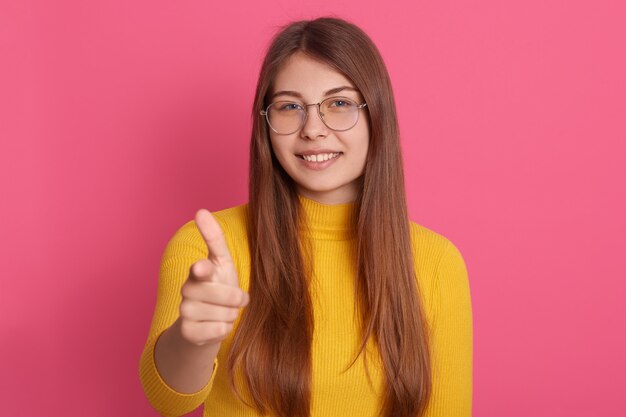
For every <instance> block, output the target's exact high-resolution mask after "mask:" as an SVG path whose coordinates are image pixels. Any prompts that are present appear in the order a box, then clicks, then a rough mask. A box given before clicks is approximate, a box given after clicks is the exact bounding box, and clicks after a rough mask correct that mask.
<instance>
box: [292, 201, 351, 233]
mask: <svg viewBox="0 0 626 417" xmlns="http://www.w3.org/2000/svg"><path fill="white" fill-rule="evenodd" d="M298 199H299V200H300V204H301V206H302V209H303V210H302V212H303V213H304V215H305V216H306V223H307V224H308V227H309V232H310V234H311V236H312V237H313V238H314V239H321V240H347V239H352V238H354V237H356V230H355V226H356V220H357V217H358V213H357V212H356V203H355V202H351V203H343V204H322V203H318V202H317V201H315V200H311V199H310V198H307V197H304V196H302V195H300V194H298Z"/></svg>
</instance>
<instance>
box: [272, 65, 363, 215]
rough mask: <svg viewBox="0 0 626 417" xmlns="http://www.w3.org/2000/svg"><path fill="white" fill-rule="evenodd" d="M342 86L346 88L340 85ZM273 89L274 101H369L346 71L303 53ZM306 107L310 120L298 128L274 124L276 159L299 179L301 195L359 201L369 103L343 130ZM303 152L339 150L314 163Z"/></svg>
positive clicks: (331, 201)
mask: <svg viewBox="0 0 626 417" xmlns="http://www.w3.org/2000/svg"><path fill="white" fill-rule="evenodd" d="M341 87H345V88H344V89H341V90H340V88H341ZM331 90H334V91H331ZM327 93H328V94H327ZM272 94H273V96H272V97H271V99H270V102H275V101H279V100H289V101H293V102H297V103H300V104H312V103H319V102H321V101H322V100H324V99H325V98H328V97H335V96H341V97H347V98H350V99H352V100H353V101H355V102H356V103H359V104H360V103H363V101H364V100H363V97H362V96H361V94H360V93H359V92H358V91H357V90H356V89H355V86H354V84H352V83H351V82H350V81H349V80H348V79H347V78H346V77H345V76H343V75H342V74H341V73H339V72H337V71H335V70H334V69H332V68H331V67H329V66H328V65H326V64H323V63H321V62H319V61H316V60H314V59H312V58H309V57H307V56H306V55H304V54H302V53H296V54H294V55H292V56H291V57H290V58H289V59H288V61H287V62H286V63H285V64H284V65H283V67H282V69H281V70H280V71H279V72H278V74H277V76H276V80H275V82H274V89H273V91H272ZM306 109H308V117H307V119H306V122H305V124H304V125H303V126H302V128H301V129H300V130H298V131H296V132H295V133H292V134H289V135H279V134H277V133H275V132H274V131H273V130H272V129H269V132H270V140H271V143H272V149H273V150H274V154H275V155H276V158H277V159H278V161H279V162H280V164H281V166H282V167H283V169H284V170H285V171H286V172H287V173H288V174H289V176H290V177H291V178H292V179H293V180H294V181H295V183H296V186H297V189H298V193H299V194H300V195H302V196H304V197H307V198H310V199H312V200H315V201H317V202H320V203H323V204H340V203H347V202H352V201H354V200H355V198H356V195H357V192H358V190H359V187H360V186H361V185H360V179H361V178H360V177H361V175H362V174H363V170H364V168H365V159H366V157H367V149H368V144H369V122H368V115H367V111H366V108H363V109H360V110H358V112H359V113H360V114H359V118H358V121H357V123H356V125H354V127H353V128H351V129H350V130H346V131H343V132H337V131H333V130H331V129H329V128H328V127H327V126H326V125H325V124H324V122H322V120H321V119H320V117H319V114H318V112H317V106H308V107H306ZM303 154H304V155H324V154H330V156H333V155H335V154H338V155H337V156H335V157H333V158H331V159H329V160H327V161H324V162H310V161H306V160H305V159H304V158H303ZM308 158H309V159H311V157H310V156H309V157H308ZM324 158H325V157H324ZM315 159H318V157H316V158H315ZM320 159H323V158H322V157H320Z"/></svg>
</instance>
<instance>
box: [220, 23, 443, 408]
mask: <svg viewBox="0 0 626 417" xmlns="http://www.w3.org/2000/svg"><path fill="white" fill-rule="evenodd" d="M296 52H302V53H305V54H307V55H308V56H310V57H313V58H315V59H317V60H320V61H321V62H324V63H326V64H328V65H330V66H331V67H332V68H334V69H336V70H337V71H339V72H340V73H342V74H344V75H345V76H346V77H347V78H348V79H350V80H351V81H352V82H353V83H354V85H355V86H356V88H357V89H358V90H359V91H360V92H361V94H362V95H363V97H364V99H365V101H366V102H367V107H366V110H367V111H368V112H369V120H370V124H369V126H370V132H369V133H370V143H369V148H368V155H367V161H366V165H365V170H364V173H363V177H362V184H363V185H362V188H361V190H360V192H359V195H358V196H357V199H356V201H355V206H356V207H355V208H356V210H357V213H358V221H357V224H355V225H354V226H355V227H356V232H357V234H356V236H357V239H356V241H357V251H356V253H357V256H356V262H357V282H356V299H357V304H358V305H357V308H358V310H357V311H358V312H359V315H360V320H361V332H362V344H361V348H360V351H359V353H358V355H361V354H363V355H365V353H366V349H365V348H366V345H367V342H368V340H369V339H370V338H371V337H373V340H374V341H375V342H376V346H377V348H378V353H379V355H380V360H381V362H382V364H383V366H384V375H385V382H386V385H385V387H386V389H385V392H384V393H383V396H384V398H383V409H382V410H381V415H383V416H387V417H391V416H394V417H404V416H406V417H409V416H410V417H415V416H419V415H422V414H423V412H424V409H425V407H426V404H427V402H428V399H429V397H430V393H431V391H432V383H431V369H430V355H429V341H428V333H429V332H428V329H427V323H426V320H425V315H424V311H423V306H422V304H421V302H420V293H419V288H418V286H417V280H416V276H415V273H416V272H415V269H414V263H413V262H414V260H413V255H412V246H411V239H410V233H409V221H408V214H407V208H406V197H405V190H404V174H403V168H402V157H401V152H400V143H399V132H398V124H397V118H396V110H395V103H394V98H393V92H392V88H391V82H390V80H389V75H388V73H387V70H386V67H385V65H384V63H383V60H382V58H381V56H380V53H379V52H378V50H377V48H376V46H375V45H374V44H373V42H372V41H371V40H370V38H369V37H368V36H367V35H366V34H365V33H364V32H363V31H362V30H361V29H359V28H358V27H357V26H355V25H353V24H351V23H349V22H346V21H344V20H341V19H337V18H329V17H324V18H318V19H315V20H311V21H298V22H294V23H291V24H289V25H287V26H285V27H283V29H282V30H281V31H280V32H279V33H278V34H277V35H275V37H274V38H273V40H272V42H271V44H270V47H269V50H268V52H267V55H266V56H265V59H264V61H263V64H262V67H261V71H260V75H259V80H258V84H257V89H256V96H255V100H254V105H253V107H252V117H253V127H252V140H251V144H250V172H249V175H250V178H249V203H248V241H249V248H250V256H251V265H252V269H251V275H250V288H249V292H250V304H249V305H248V307H247V308H246V309H245V310H244V312H243V314H242V316H241V321H240V323H239V326H238V329H237V332H236V334H235V335H234V338H233V343H232V346H231V351H230V355H229V360H228V371H229V375H230V381H231V385H232V386H233V388H235V391H236V392H237V394H238V395H240V398H241V394H240V391H239V390H238V389H237V387H236V386H235V383H234V377H233V375H234V372H235V370H237V369H239V370H240V371H241V372H242V374H243V378H244V381H245V384H246V388H247V390H248V394H249V397H250V398H251V402H252V404H251V406H253V407H255V408H256V409H257V410H258V411H259V412H261V413H263V414H266V413H268V412H270V413H272V414H274V415H276V416H280V417H308V416H309V414H310V411H309V410H310V403H311V392H310V391H311V385H310V384H311V341H312V338H313V307H312V301H311V296H310V294H309V278H308V277H309V273H308V268H310V267H311V258H310V257H311V254H310V253H309V250H308V249H307V245H306V244H305V243H303V242H302V239H301V238H300V234H299V233H298V231H299V230H300V229H301V227H302V217H303V216H301V210H302V209H301V207H300V204H299V200H298V195H297V192H296V188H295V185H294V181H293V180H292V179H291V177H289V175H288V174H287V173H286V171H285V170H284V169H283V168H282V167H281V165H280V163H279V162H278V160H277V159H276V157H275V156H274V153H273V151H272V149H271V143H270V140H269V131H268V127H267V125H266V123H265V120H264V119H263V117H260V116H259V110H261V109H264V108H265V107H266V106H267V105H268V104H269V103H268V102H267V99H268V97H269V96H270V94H271V93H272V89H273V85H272V84H273V81H274V79H275V77H276V75H277V73H278V71H279V70H280V69H281V65H282V64H283V63H284V62H285V61H286V59H287V58H289V57H290V56H291V55H293V54H294V53H296ZM358 355H357V357H358ZM355 360H356V358H355Z"/></svg>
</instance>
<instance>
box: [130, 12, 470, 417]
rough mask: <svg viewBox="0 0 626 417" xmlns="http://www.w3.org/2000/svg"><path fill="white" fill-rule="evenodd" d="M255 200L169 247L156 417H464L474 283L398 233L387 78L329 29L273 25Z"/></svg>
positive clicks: (147, 355)
mask: <svg viewBox="0 0 626 417" xmlns="http://www.w3.org/2000/svg"><path fill="white" fill-rule="evenodd" d="M253 116H254V117H253V120H254V122H253V130H252V140H251V146H250V178H249V202H248V203H247V204H244V205H240V206H237V207H232V208H229V209H225V210H222V211H218V212H215V213H213V214H211V213H209V212H208V211H206V210H200V211H198V213H197V214H196V217H195V221H190V222H189V223H187V224H185V225H184V226H183V227H182V228H181V229H180V230H178V232H177V233H176V234H175V235H174V237H173V238H172V239H171V241H170V242H169V244H168V245H167V248H166V250H165V253H164V256H163V260H162V264H161V272H160V276H159V291H158V300H157V305H156V309H155V313H154V318H153V322H152V326H151V329H150V334H149V336H148V341H147V343H146V346H145V349H144V351H143V354H142V356H141V360H140V368H139V370H140V377H141V382H142V385H143V388H144V391H145V393H146V396H147V397H148V399H149V401H150V402H151V404H152V405H153V406H154V407H155V408H156V409H157V410H158V411H159V412H160V413H161V414H163V415H166V416H180V415H183V414H186V413H188V412H190V411H192V410H194V409H195V408H197V407H198V406H199V405H200V404H204V416H220V417H225V416H226V417H228V416H238V417H243V416H261V415H272V416H281V417H299V416H302V417H305V416H307V417H308V416H378V415H382V416H388V417H391V416H394V417H395V416H406V417H408V416H411V417H414V416H429V417H434V416H441V417H443V416H445V417H450V416H455V417H465V416H470V415H471V402H472V311H471V301H470V292H469V285H468V279H467V271H466V267H465V263H464V261H463V258H462V256H461V254H460V253H459V251H458V250H457V248H456V247H455V246H454V245H453V244H452V243H451V242H450V241H449V240H447V239H446V238H445V237H443V236H441V235H439V234H437V233H435V232H433V231H431V230H429V229H427V228H425V227H423V226H420V225H418V224H416V223H414V222H411V221H409V220H408V217H407V209H406V202H405V190H404V179H403V171H402V158H401V153H400V143H399V138H398V127H397V120H396V112H395V104H394V99H393V94H392V89H391V84H390V81H389V77H388V74H387V70H386V68H385V65H384V63H383V61H382V59H381V56H380V54H379V52H378V51H377V49H376V47H375V46H374V44H373V43H372V42H371V40H370V39H369V38H368V36H367V35H366V34H365V33H363V31H361V30H360V29H359V28H357V27H356V26H354V25H352V24H350V23H348V22H345V21H343V20H340V19H335V18H319V19H316V20H313V21H300V22H296V23H292V24H290V25H288V26H286V27H285V28H283V30H282V31H280V33H278V34H277V35H276V36H275V38H274V39H273V41H272V43H271V45H270V48H269V50H268V52H267V55H266V57H265V59H264V61H263V65H262V68H261V73H260V76H259V81H258V84H257V90H256V97H255V101H254V105H253Z"/></svg>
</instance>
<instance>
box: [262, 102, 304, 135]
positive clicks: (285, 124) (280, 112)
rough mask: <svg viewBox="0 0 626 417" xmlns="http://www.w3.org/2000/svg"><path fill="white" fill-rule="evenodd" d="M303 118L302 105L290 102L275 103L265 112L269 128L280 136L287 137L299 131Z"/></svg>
mask: <svg viewBox="0 0 626 417" xmlns="http://www.w3.org/2000/svg"><path fill="white" fill-rule="evenodd" d="M304 116H305V113H304V109H303V108H302V105H300V104H298V103H294V102H291V101H277V102H276V103H272V105H271V106H270V107H269V109H268V110H267V121H268V123H269V124H270V127H271V128H272V129H274V131H275V132H276V133H278V134H281V135H289V134H291V133H294V132H295V131H297V130H298V129H300V125H301V124H302V120H303V119H304Z"/></svg>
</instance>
